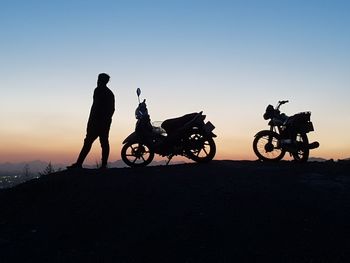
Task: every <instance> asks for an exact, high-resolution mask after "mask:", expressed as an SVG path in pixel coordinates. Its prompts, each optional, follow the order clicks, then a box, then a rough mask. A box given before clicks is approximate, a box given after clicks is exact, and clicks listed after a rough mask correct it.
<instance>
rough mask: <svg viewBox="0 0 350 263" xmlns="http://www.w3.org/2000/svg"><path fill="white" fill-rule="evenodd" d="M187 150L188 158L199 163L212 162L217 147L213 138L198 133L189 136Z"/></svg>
mask: <svg viewBox="0 0 350 263" xmlns="http://www.w3.org/2000/svg"><path fill="white" fill-rule="evenodd" d="M187 148H188V149H187V151H186V155H187V157H188V158H189V159H191V160H193V161H195V162H197V163H207V162H210V161H211V160H213V158H214V156H215V154H216V145H215V142H214V140H213V138H212V137H207V136H204V135H202V134H200V133H198V132H195V133H192V134H191V135H190V136H189V138H188V145H187Z"/></svg>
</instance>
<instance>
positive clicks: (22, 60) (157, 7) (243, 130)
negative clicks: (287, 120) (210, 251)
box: [0, 0, 350, 163]
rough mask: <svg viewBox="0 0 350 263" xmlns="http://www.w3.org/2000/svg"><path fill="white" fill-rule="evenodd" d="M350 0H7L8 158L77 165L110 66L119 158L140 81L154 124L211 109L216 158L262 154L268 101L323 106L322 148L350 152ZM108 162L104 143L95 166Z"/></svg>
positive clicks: (318, 129) (318, 130) (3, 138)
mask: <svg viewBox="0 0 350 263" xmlns="http://www.w3.org/2000/svg"><path fill="white" fill-rule="evenodd" d="M349 14H350V1H346V0H344V1H340V0H329V1H323V0H293V1H292V0H290V1H288V0H275V1H270V0H265V1H262V0H260V1H257V0H256V1H254V0H244V1H243V0H242V1H235V0H143V1H142V0H111V1H104V0H98V1H97V0H81V1H80V0H79V1H78V0H69V1H68V0H60V1H46V0H41V1H39V0H30V1H28V0H1V2H0V32H1V39H0V89H1V96H0V123H1V124H0V162H7V161H10V162H17V161H30V160H37V159H40V160H43V161H52V162H66V163H71V162H74V161H75V159H76V157H77V154H78V153H79V151H80V149H81V146H82V143H83V139H84V136H85V129H86V122H87V118H88V114H89V110H90V107H91V103H92V94H93V90H94V88H95V87H96V78H97V75H98V73H100V72H106V73H108V74H109V75H110V76H111V81H110V83H109V85H108V86H109V87H110V89H111V90H112V91H113V92H114V94H115V96H116V112H115V115H114V118H113V123H112V128H111V132H110V144H111V155H110V159H109V160H110V161H115V160H117V159H120V150H121V146H122V144H121V142H122V141H123V139H124V138H125V137H126V136H127V135H128V134H129V133H131V132H132V131H133V129H134V127H135V118H134V110H135V107H136V106H137V97H136V92H135V90H136V88H141V89H142V92H143V94H142V97H144V98H146V99H147V102H148V108H149V112H150V114H151V118H152V120H153V121H161V120H164V119H167V118H171V117H177V116H181V115H183V114H186V113H189V112H194V111H201V110H203V111H204V113H205V114H206V115H207V119H208V120H210V121H211V122H212V123H213V124H214V125H215V126H216V129H215V131H214V132H215V133H216V134H217V135H218V138H217V139H216V142H217V155H216V159H237V160H241V159H247V160H254V159H256V157H255V155H254V153H253V150H252V140H253V137H254V134H255V133H256V132H258V131H259V130H262V129H267V128H268V126H267V121H265V120H264V119H263V118H262V115H263V113H264V111H265V108H266V106H267V105H268V104H273V105H275V104H276V103H277V101H278V100H282V99H287V100H289V101H290V103H289V104H286V105H284V106H283V107H282V110H283V111H284V112H285V113H286V114H287V115H292V114H294V113H297V112H300V111H311V112H312V116H311V118H312V121H313V123H314V126H315V132H312V133H310V134H309V136H310V140H311V141H313V140H318V141H319V142H320V144H321V147H320V148H319V149H316V150H312V151H311V156H313V157H323V158H327V159H328V158H333V159H342V158H348V157H350V139H349V137H348V134H349V131H350V104H349V98H350V50H349V48H350V16H349ZM99 160H100V145H99V142H98V141H96V142H95V144H94V148H93V151H92V152H91V153H90V155H89V156H88V158H87V163H89V162H90V163H95V162H96V161H99Z"/></svg>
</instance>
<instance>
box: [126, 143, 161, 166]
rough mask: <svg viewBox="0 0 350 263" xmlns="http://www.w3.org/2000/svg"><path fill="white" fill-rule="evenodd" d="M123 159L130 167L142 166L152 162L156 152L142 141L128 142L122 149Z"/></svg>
mask: <svg viewBox="0 0 350 263" xmlns="http://www.w3.org/2000/svg"><path fill="white" fill-rule="evenodd" d="M121 156H122V160H123V161H124V163H126V164H127V165H128V166H130V167H142V166H146V165H148V164H150V163H151V162H152V160H153V158H154V152H153V151H152V150H151V149H150V148H149V147H148V146H147V145H145V144H143V143H140V142H127V143H126V144H124V146H123V148H122V151H121Z"/></svg>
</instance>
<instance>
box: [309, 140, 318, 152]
mask: <svg viewBox="0 0 350 263" xmlns="http://www.w3.org/2000/svg"><path fill="white" fill-rule="evenodd" d="M318 147H320V143H319V142H312V143H309V149H310V150H311V149H316V148H318Z"/></svg>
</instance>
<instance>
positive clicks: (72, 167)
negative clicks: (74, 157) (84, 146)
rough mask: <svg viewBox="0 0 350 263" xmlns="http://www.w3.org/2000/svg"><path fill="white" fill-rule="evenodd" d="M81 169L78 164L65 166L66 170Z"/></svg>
mask: <svg viewBox="0 0 350 263" xmlns="http://www.w3.org/2000/svg"><path fill="white" fill-rule="evenodd" d="M81 168H83V166H82V165H81V164H79V163H73V164H72V165H70V166H67V169H81Z"/></svg>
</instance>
